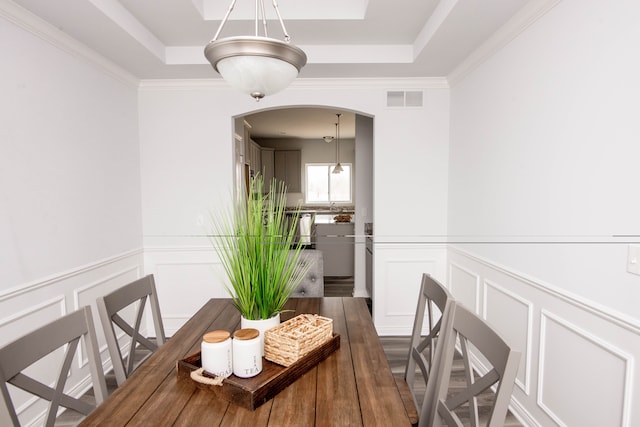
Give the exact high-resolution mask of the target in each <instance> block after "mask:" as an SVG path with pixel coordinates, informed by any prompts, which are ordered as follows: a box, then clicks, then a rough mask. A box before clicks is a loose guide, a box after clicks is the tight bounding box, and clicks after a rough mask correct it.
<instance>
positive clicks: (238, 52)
mask: <svg viewBox="0 0 640 427" xmlns="http://www.w3.org/2000/svg"><path fill="white" fill-rule="evenodd" d="M204 54H205V56H206V57H207V59H208V60H209V62H211V65H212V66H213V68H214V69H215V70H216V71H218V72H219V73H220V75H221V76H222V78H223V79H225V80H226V81H227V82H228V83H229V84H230V85H231V86H233V87H235V88H237V89H239V90H241V91H242V92H245V93H248V94H249V95H251V96H252V97H254V98H255V99H257V100H259V99H260V98H262V97H264V96H266V95H271V94H274V93H277V92H280V91H281V90H283V89H285V88H286V87H287V86H289V85H290V84H291V82H292V81H293V80H295V78H296V77H297V76H298V72H299V71H300V69H301V68H302V67H303V66H304V65H305V64H306V62H307V56H306V55H305V53H304V52H303V51H302V50H301V49H300V48H298V47H295V46H292V45H290V44H288V43H285V42H282V41H280V40H276V39H270V38H267V37H230V38H226V39H220V40H216V41H213V42H211V43H209V44H208V45H207V47H206V48H205V50H204Z"/></svg>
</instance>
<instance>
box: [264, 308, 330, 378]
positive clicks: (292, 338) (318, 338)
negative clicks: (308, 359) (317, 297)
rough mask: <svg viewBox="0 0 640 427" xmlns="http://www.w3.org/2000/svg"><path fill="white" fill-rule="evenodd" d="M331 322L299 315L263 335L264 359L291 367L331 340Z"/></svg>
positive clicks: (313, 316) (312, 315)
mask: <svg viewBox="0 0 640 427" xmlns="http://www.w3.org/2000/svg"><path fill="white" fill-rule="evenodd" d="M332 333H333V320H331V319H329V318H326V317H322V316H318V315H317V314H316V315H314V314H300V315H298V316H296V317H294V318H293V319H290V320H287V321H286V322H283V323H281V324H280V325H278V326H276V327H274V328H271V329H269V330H267V331H266V332H265V333H264V357H265V359H267V360H270V361H272V362H274V363H277V364H279V365H282V366H291V365H292V364H293V363H294V362H296V361H297V360H298V359H300V358H301V357H303V356H304V355H305V354H307V353H309V352H310V351H311V350H313V349H314V348H316V347H317V346H319V345H320V344H322V343H324V342H326V341H328V340H329V339H331V335H332Z"/></svg>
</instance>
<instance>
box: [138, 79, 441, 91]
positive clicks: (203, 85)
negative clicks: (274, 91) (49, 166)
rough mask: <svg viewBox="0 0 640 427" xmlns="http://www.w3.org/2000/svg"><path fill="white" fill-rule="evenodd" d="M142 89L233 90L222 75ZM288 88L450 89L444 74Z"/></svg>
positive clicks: (308, 82) (310, 82)
mask: <svg viewBox="0 0 640 427" xmlns="http://www.w3.org/2000/svg"><path fill="white" fill-rule="evenodd" d="M139 88H140V90H221V89H229V90H233V89H232V88H231V87H229V85H228V84H227V83H226V82H225V81H224V80H222V79H218V78H216V79H145V80H141V81H140V85H139ZM289 88H292V89H294V88H297V89H318V88H321V89H363V88H364V89H380V90H389V89H403V90H410V89H416V90H417V89H448V88H449V83H448V81H447V79H446V78H444V77H423V78H392V77H390V78H344V79H337V78H326V79H323V78H313V79H311V78H309V79H296V80H294V81H293V83H291V85H290V86H289Z"/></svg>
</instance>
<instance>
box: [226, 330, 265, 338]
mask: <svg viewBox="0 0 640 427" xmlns="http://www.w3.org/2000/svg"><path fill="white" fill-rule="evenodd" d="M259 335H260V331H258V330H257V329H253V328H245V329H238V330H237V331H235V332H234V333H233V338H234V339H237V340H252V339H254V338H258V336H259Z"/></svg>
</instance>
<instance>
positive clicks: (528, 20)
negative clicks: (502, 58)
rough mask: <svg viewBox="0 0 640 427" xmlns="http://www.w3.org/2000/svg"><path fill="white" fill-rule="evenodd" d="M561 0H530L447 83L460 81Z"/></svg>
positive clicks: (450, 75)
mask: <svg viewBox="0 0 640 427" xmlns="http://www.w3.org/2000/svg"><path fill="white" fill-rule="evenodd" d="M561 1H562V0H532V1H530V2H529V3H527V4H526V5H525V6H524V7H523V8H522V9H521V10H520V11H518V13H516V14H515V15H514V16H513V17H512V18H511V19H510V20H509V21H508V22H507V23H506V24H504V25H503V26H502V27H500V29H498V31H496V32H495V33H494V34H493V35H492V36H491V37H489V38H488V39H487V40H486V41H485V42H484V43H482V44H481V45H480V46H479V47H478V48H477V49H476V50H475V51H473V52H472V53H471V55H469V56H468V57H467V58H466V59H465V60H464V61H462V62H461V63H460V64H459V65H458V66H457V67H456V68H455V69H454V70H453V71H452V72H451V73H450V74H449V75H448V76H447V79H448V82H449V85H450V86H451V87H454V86H455V85H456V84H458V83H460V82H461V81H462V80H464V78H465V77H466V76H467V75H469V73H471V72H472V71H473V70H475V69H476V68H477V67H479V66H480V65H482V64H483V63H484V62H485V61H487V60H488V59H489V58H491V57H492V56H494V55H495V54H496V53H497V52H498V51H500V50H501V49H502V48H503V47H505V46H506V45H508V44H509V43H511V41H512V40H514V39H515V38H516V37H518V35H520V34H521V33H522V32H523V31H524V30H526V29H527V28H529V26H531V25H532V24H533V23H535V22H536V21H537V20H538V19H540V18H541V17H543V16H544V15H545V14H546V13H547V12H549V11H550V10H551V9H553V8H554V7H556V6H557V5H558V4H559V3H560V2H561Z"/></svg>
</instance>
